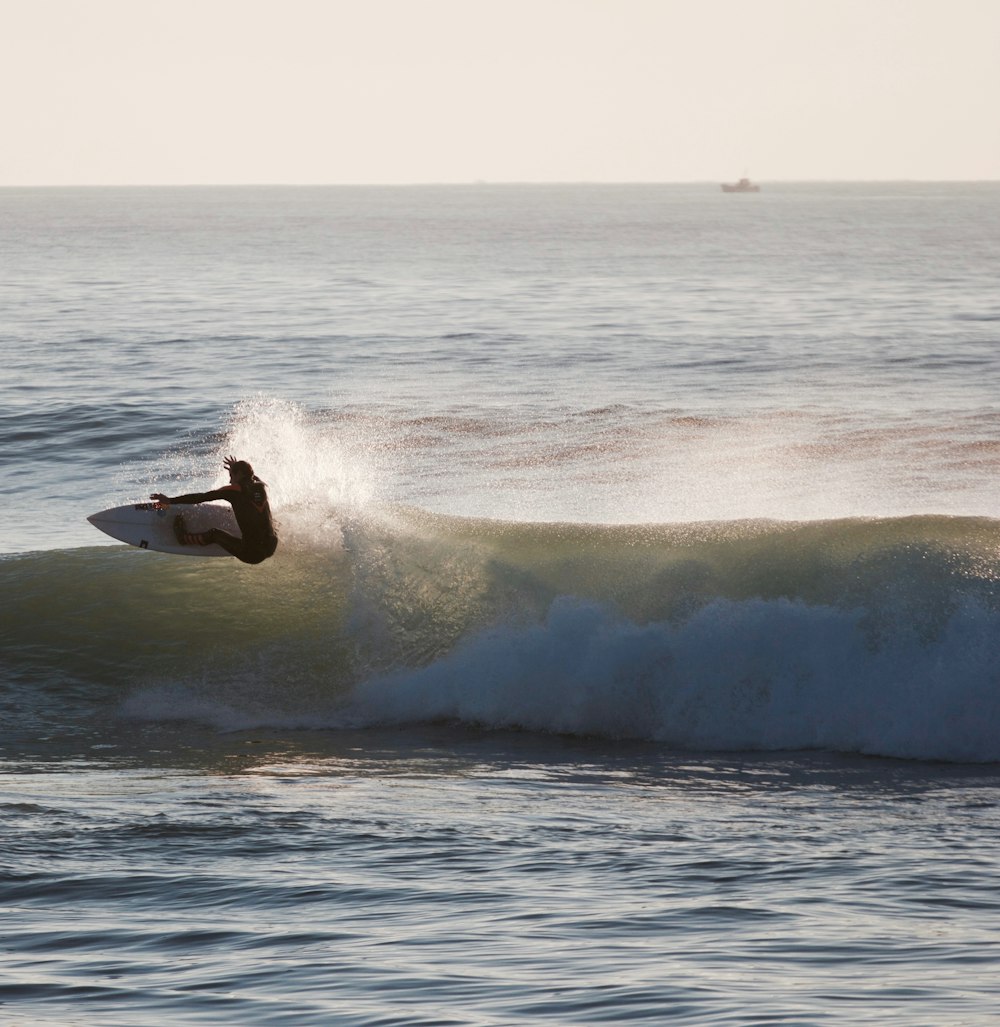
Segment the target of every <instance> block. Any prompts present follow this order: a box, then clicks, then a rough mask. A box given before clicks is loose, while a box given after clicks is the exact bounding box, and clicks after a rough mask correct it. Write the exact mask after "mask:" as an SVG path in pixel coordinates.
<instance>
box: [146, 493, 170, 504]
mask: <svg viewBox="0 0 1000 1027" xmlns="http://www.w3.org/2000/svg"><path fill="white" fill-rule="evenodd" d="M149 498H150V499H155V500H156V501H157V503H166V504H167V506H170V500H169V499H168V498H167V497H166V496H165V495H164V494H163V493H162V492H154V493H153V494H152V495H151V496H150V497H149Z"/></svg>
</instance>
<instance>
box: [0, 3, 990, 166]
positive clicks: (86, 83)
mask: <svg viewBox="0 0 1000 1027" xmlns="http://www.w3.org/2000/svg"><path fill="white" fill-rule="evenodd" d="M0 97H2V99H0V116H2V121H0V124H2V132H3V139H2V145H0V185H63V184H173V183H182V184H195V183H233V184H236V183H369V182H370V183H407V182H414V183H419V182H471V181H477V180H484V181H490V182H511V181H522V182H529V181H530V182H568V181H572V182H577V181H591V182H685V181H713V182H715V181H722V180H728V179H732V178H737V177H739V176H740V175H742V174H745V173H746V174H750V175H751V177H753V178H755V179H759V180H761V181H768V180H771V181H778V180H785V181H788V180H815V179H841V180H855V179H901V178H904V179H918V180H951V179H954V180H961V179H1000V0H828V2H822V0H503V2H499V0H0Z"/></svg>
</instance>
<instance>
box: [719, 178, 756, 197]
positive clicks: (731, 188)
mask: <svg viewBox="0 0 1000 1027" xmlns="http://www.w3.org/2000/svg"><path fill="white" fill-rule="evenodd" d="M722 191H723V192H724V193H759V192H760V186H759V185H754V184H753V182H751V181H750V179H749V178H741V179H740V180H739V181H738V182H723V183H722Z"/></svg>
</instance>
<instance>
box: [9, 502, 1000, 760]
mask: <svg viewBox="0 0 1000 1027" xmlns="http://www.w3.org/2000/svg"><path fill="white" fill-rule="evenodd" d="M303 516H304V517H305V520H303V522H302V523H303V524H306V523H308V525H309V530H308V532H306V531H301V530H297V525H296V521H295V520H294V518H292V519H291V520H290V521H289V522H288V523H286V528H287V530H286V533H285V535H284V539H285V540H286V541H285V544H284V546H283V548H282V550H281V551H280V552H279V555H278V556H277V557H276V558H275V559H274V560H272V561H270V562H269V564H268V565H266V566H267V568H268V572H267V573H266V574H262V573H261V572H260V569H259V568H246V567H243V566H242V565H238V564H236V563H235V562H233V563H232V564H230V563H225V564H224V565H223V566H222V567H219V566H218V563H219V562H218V561H199V560H194V559H177V558H170V557H162V556H159V555H157V554H139V553H136V552H134V551H132V550H126V549H118V548H101V549H85V550H71V551H63V552H48V553H40V554H31V555H21V556H12V557H8V558H6V559H4V560H2V561H0V579H2V584H3V587H2V589H0V595H2V596H3V597H4V598H3V599H2V607H3V615H2V621H3V624H4V628H3V632H4V635H5V638H4V646H3V648H4V651H5V653H7V654H8V659H7V660H6V663H7V665H6V667H5V668H4V670H3V672H2V673H3V675H4V677H5V678H6V680H7V683H8V685H10V686H11V687H12V689H13V692H12V693H11V694H17V695H20V696H22V698H24V702H23V703H22V704H21V708H20V709H21V712H20V714H18V715H19V716H27V714H26V713H25V710H27V709H28V708H29V707H30V708H31V711H32V713H31V715H32V716H36V717H37V716H41V715H42V713H43V712H44V711H45V710H48V711H49V712H48V716H49V718H50V720H51V719H53V718H56V719H57V718H58V716H59V714H58V710H60V709H63V710H65V709H67V708H68V705H71V704H72V703H77V704H79V703H84V704H85V705H86V704H90V705H91V706H96V707H97V708H98V709H99V710H101V711H102V712H103V714H104V715H108V716H114V717H121V716H126V717H130V718H135V719H137V720H143V721H164V720H172V721H182V720H195V721H199V722H204V723H209V724H211V725H214V726H215V727H217V728H220V729H223V730H235V729H246V728H251V727H266V726H271V727H282V728H297V727H302V728H324V727H356V728H363V727H370V726H384V725H406V724H415V723H420V722H428V721H457V722H461V723H466V724H469V725H476V726H480V727H486V728H497V729H499V728H517V729H528V730H532V731H541V732H559V733H571V734H579V735H591V736H598V737H606V738H609V739H611V738H615V739H618V738H630V739H650V740H654V741H658V742H662V743H664V744H666V745H669V746H671V747H673V748H677V749H682V750H683V749H697V750H725V749H729V750H774V749H813V748H821V749H830V750H837V751H843V752H860V753H868V754H874V755H881V756H893V757H904V758H917V759H937V760H951V761H970V762H979V761H994V760H1000V662H998V648H1000V641H998V639H1000V585H998V580H997V571H996V567H997V556H998V551H1000V522H997V521H995V520H990V519H985V518H959V517H929V516H921V517H909V518H892V519H873V520H857V519H850V520H839V521H818V522H800V523H793V522H774V521H736V522H726V523H693V524H679V525H630V526H595V525H567V524H523V523H506V522H497V521H484V520H475V519H466V518H453V517H445V516H438V515H432V514H427V513H424V512H420V511H415V510H410V509H402V508H394V509H382V510H381V511H380V512H378V513H372V512H371V511H369V512H367V513H365V514H363V515H361V514H356V515H350V516H343V517H341V518H340V519H338V522H337V526H336V531H335V532H334V531H332V530H331V528H330V525H329V524H328V523H324V528H323V532H322V539H323V541H322V542H321V541H320V536H319V535H317V532H316V525H317V523H318V522H317V519H316V516H315V513H314V512H313V514H309V515H305V514H304V515H303ZM320 521H322V519H320ZM41 683H44V685H43V684H41ZM29 696H30V701H29V700H28V699H27V698H25V697H29ZM71 700H72V702H71ZM11 702H12V704H13V707H16V706H17V702H16V700H11ZM13 707H12V708H13Z"/></svg>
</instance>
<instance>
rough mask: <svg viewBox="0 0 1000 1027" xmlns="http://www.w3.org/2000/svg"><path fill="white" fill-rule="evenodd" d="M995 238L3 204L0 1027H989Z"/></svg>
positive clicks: (301, 193) (859, 202) (238, 199)
mask: <svg viewBox="0 0 1000 1027" xmlns="http://www.w3.org/2000/svg"><path fill="white" fill-rule="evenodd" d="M998 199H1000V191H998V187H997V186H996V184H993V183H971V184H965V185H959V184H947V183H940V184H935V183H931V184H917V183H885V184H862V183H857V184H823V183H813V184H808V185H806V184H787V185H780V184H778V185H775V186H773V187H768V188H766V189H765V190H764V191H763V192H762V193H760V194H758V195H751V196H726V195H723V194H721V193H720V192H719V191H718V190H717V189H712V188H709V187H707V186H704V185H685V186H583V185H580V186H516V187H515V186H508V187H501V186H488V185H477V186H454V187H412V188H406V187H393V188H361V187H354V188H347V187H344V188H329V189H325V188H297V189H282V188H234V189H223V188H216V189H198V188H189V189H77V190H72V189H67V190H62V189H38V190H32V189H7V190H3V191H0V212H2V215H3V222H2V224H3V226H4V227H3V236H2V238H3V245H4V251H5V255H6V256H7V258H8V259H7V260H5V270H4V272H3V276H2V279H0V300H2V306H3V310H4V317H3V319H2V321H0V357H2V360H3V365H4V380H3V384H2V385H0V400H2V403H0V440H2V442H3V445H2V448H0V452H2V453H3V454H4V455H3V463H4V475H3V510H4V517H3V527H2V529H0V647H2V648H0V653H2V665H0V684H2V698H0V713H2V720H0V724H2V727H0V765H2V768H3V774H4V776H3V779H2V781H0V786H2V791H0V809H2V810H3V817H2V822H0V830H2V832H3V851H4V853H5V855H4V856H3V857H0V904H2V906H3V909H4V915H5V922H6V924H7V928H6V930H5V933H4V939H3V947H2V951H0V960H2V965H3V966H4V967H5V971H6V972H5V975H4V982H0V1004H2V1005H3V1010H2V1015H3V1017H5V1018H6V1020H5V1022H12V1023H20V1022H24V1023H28V1022H31V1023H48V1024H60V1025H61V1024H67V1023H101V1024H130V1023H135V1022H154V1021H155V1022H157V1023H171V1024H172V1023H177V1024H196V1023H213V1024H217V1023H233V1024H251V1023H260V1024H270V1023H295V1024H307V1023H317V1024H319V1023H324V1024H325V1023H331V1022H336V1023H350V1024H428V1025H429V1024H444V1023H448V1024H512V1023H532V1024H551V1023H567V1024H580V1023H619V1022H622V1023H623V1022H632V1021H641V1022H649V1023H663V1022H677V1023H691V1024H733V1023H738V1024H756V1023H789V1024H792V1023H794V1024H830V1023H845V1024H857V1023H885V1022H889V1021H891V1022H893V1023H900V1024H927V1023H934V1024H951V1023H954V1024H980V1023H981V1024H986V1023H989V1022H991V1021H992V1017H993V1015H994V1013H995V1008H996V1002H997V999H998V995H997V989H996V985H995V983H994V981H995V979H996V969H997V966H998V962H1000V939H998V937H997V932H996V929H995V927H994V921H995V913H996V908H997V903H996V899H995V894H996V889H997V886H998V885H1000V867H998V866H997V863H996V860H995V858H994V854H993V851H992V846H993V843H994V841H995V832H996V830H997V828H998V826H1000V818H998V811H1000V791H998V785H1000V778H998V776H997V766H998V765H1000V660H998V656H1000V652H998V650H1000V642H998V638H1000V631H998V629H1000V578H998V570H1000V519H998V509H1000V506H998V500H1000V497H998V494H997V486H996V481H997V472H998V471H1000V441H998V440H1000V408H998V405H997V402H996V383H997V381H998V380H1000V345H998V342H1000V339H998V337H997V331H998V325H1000V306H998V303H997V293H996V288H995V283H996V281H997V280H998V272H1000V215H998V213H997V212H998V210H1000V205H998V203H997V200H998ZM231 453H232V454H235V455H237V456H238V457H241V458H243V459H248V460H250V461H251V462H252V463H253V465H254V467H255V469H256V471H257V473H258V474H259V475H260V476H261V477H262V478H263V479H264V480H265V481H267V482H268V485H269V490H270V495H271V502H272V507H273V509H274V512H275V515H276V518H277V520H278V526H279V534H280V538H281V545H280V548H279V550H278V553H277V554H276V556H275V557H274V558H273V559H272V560H270V561H268V562H267V563H265V564H263V565H261V566H258V567H247V566H243V565H240V564H238V563H236V562H235V561H225V560H202V559H198V558H197V557H190V558H188V557H170V556H163V555H160V554H155V553H148V552H142V551H138V550H134V549H130V548H128V547H125V546H122V545H120V544H116V543H114V542H112V541H111V540H109V539H107V538H106V537H105V536H103V535H100V534H99V533H98V532H96V531H95V530H94V529H93V528H92V527H91V526H90V525H89V524H87V522H86V516H87V514H89V513H93V512H94V511H96V510H100V509H103V508H106V507H108V506H112V505H118V504H120V503H127V502H133V501H141V500H143V499H145V498H146V497H147V496H148V495H149V494H150V493H151V492H153V491H161V490H162V491H166V492H168V493H169V494H177V493H179V492H182V491H191V490H195V489H207V488H209V487H214V486H216V485H218V484H220V483H221V482H222V481H223V480H224V477H225V475H224V471H223V469H222V460H223V458H224V457H225V456H227V455H229V454H231Z"/></svg>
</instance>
